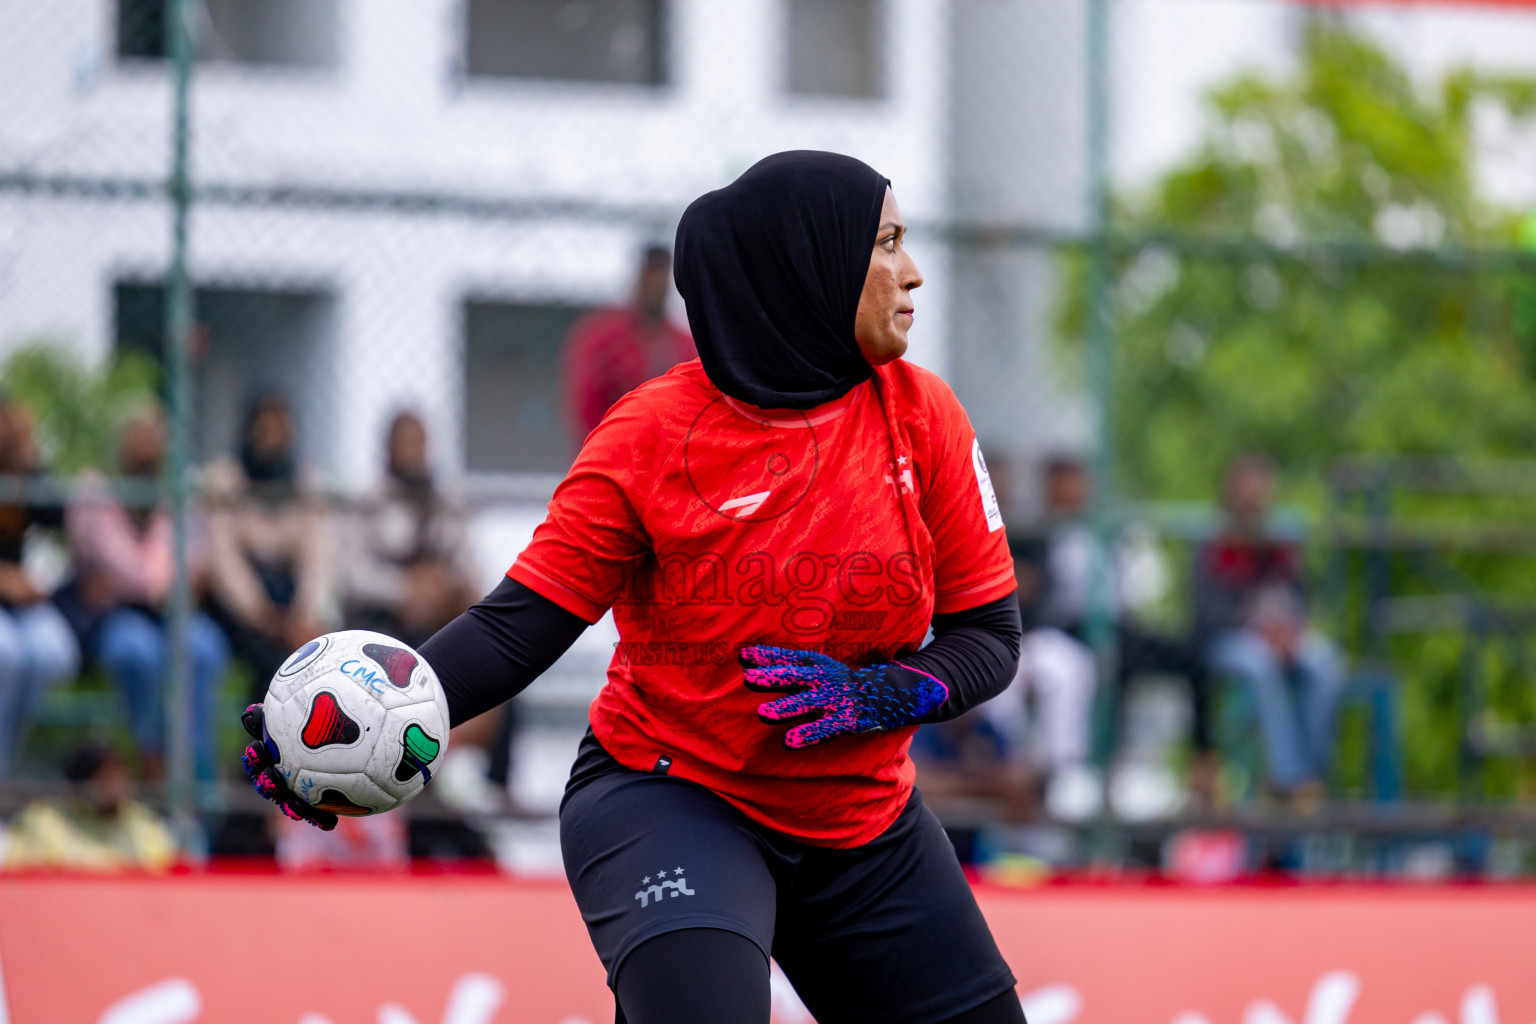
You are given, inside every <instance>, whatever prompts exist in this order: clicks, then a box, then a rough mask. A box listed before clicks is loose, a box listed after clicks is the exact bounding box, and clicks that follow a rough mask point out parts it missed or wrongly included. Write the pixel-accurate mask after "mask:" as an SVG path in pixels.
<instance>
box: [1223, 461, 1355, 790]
mask: <svg viewBox="0 0 1536 1024" xmlns="http://www.w3.org/2000/svg"><path fill="white" fill-rule="evenodd" d="M1274 492H1275V468H1274V464H1273V463H1272V462H1271V461H1270V460H1269V459H1268V458H1267V457H1265V456H1262V455H1245V456H1242V457H1241V458H1238V459H1237V460H1235V461H1234V462H1233V463H1232V465H1231V466H1230V467H1229V468H1228V470H1227V475H1226V480H1225V482H1224V483H1223V486H1222V495H1221V504H1222V510H1223V512H1224V514H1225V522H1224V524H1223V526H1222V529H1221V532H1220V533H1218V534H1217V535H1216V536H1215V537H1213V538H1212V539H1210V540H1209V541H1207V542H1206V543H1205V544H1204V545H1202V546H1201V547H1200V549H1199V551H1198V552H1197V553H1196V560H1195V571H1194V597H1195V628H1196V636H1197V638H1199V640H1200V642H1201V643H1202V645H1203V649H1204V650H1205V652H1206V654H1207V656H1208V658H1209V659H1210V664H1211V667H1212V669H1213V670H1214V671H1215V672H1218V673H1220V674H1222V675H1225V676H1228V677H1230V678H1232V679H1234V680H1236V681H1239V682H1240V683H1242V684H1243V685H1245V686H1247V687H1248V688H1249V689H1250V691H1251V692H1252V693H1253V697H1254V702H1255V704H1256V706H1257V708H1258V716H1259V725H1260V728H1261V730H1262V732H1263V736H1264V747H1265V752H1266V754H1267V755H1268V766H1269V775H1270V780H1271V782H1272V784H1273V785H1274V787H1275V788H1276V789H1277V790H1279V791H1280V792H1281V793H1283V794H1286V795H1289V796H1291V797H1292V798H1293V799H1295V800H1296V801H1297V803H1299V804H1301V805H1303V806H1309V805H1315V803H1316V801H1317V800H1318V799H1320V798H1321V797H1322V795H1323V794H1324V793H1325V792H1326V786H1325V779H1326V778H1327V775H1328V765H1329V762H1330V760H1331V757H1332V753H1333V742H1334V716H1335V711H1336V709H1337V707H1338V700H1339V695H1340V692H1341V691H1342V689H1343V686H1344V669H1343V665H1342V663H1341V661H1340V658H1339V655H1338V652H1337V651H1336V650H1335V649H1334V647H1333V645H1332V644H1331V643H1330V642H1329V641H1328V640H1327V639H1326V638H1325V637H1324V636H1323V635H1322V634H1321V633H1319V632H1318V631H1317V630H1316V629H1315V628H1313V626H1312V625H1311V622H1310V619H1309V615H1308V609H1307V599H1306V598H1307V595H1306V590H1305V587H1304V585H1303V565H1302V561H1303V559H1302V551H1301V548H1300V546H1299V545H1298V544H1296V543H1295V542H1294V541H1290V540H1287V539H1284V538H1282V537H1279V536H1276V535H1275V534H1274V532H1273V531H1272V529H1271V523H1270V511H1271V508H1272V505H1273V502H1274Z"/></svg>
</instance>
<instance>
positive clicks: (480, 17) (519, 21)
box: [465, 0, 667, 85]
mask: <svg viewBox="0 0 1536 1024" xmlns="http://www.w3.org/2000/svg"><path fill="white" fill-rule="evenodd" d="M466 2H467V4H468V18H467V26H466V28H467V31H466V46H467V53H466V61H465V63H466V67H467V68H468V71H469V74H470V76H471V77H487V78H552V79H563V80H569V81H584V82H627V83H632V84H635V85H663V84H665V83H666V80H667V69H666V61H665V58H664V54H663V51H664V48H665V47H664V39H665V32H664V28H665V24H664V22H665V13H666V11H665V6H666V4H665V0H466Z"/></svg>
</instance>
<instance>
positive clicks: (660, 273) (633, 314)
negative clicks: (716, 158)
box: [561, 245, 698, 447]
mask: <svg viewBox="0 0 1536 1024" xmlns="http://www.w3.org/2000/svg"><path fill="white" fill-rule="evenodd" d="M671 294H672V253H671V251H670V250H668V249H666V248H664V247H662V246H659V245H653V246H650V247H649V248H647V249H646V250H645V253H644V254H643V256H642V257H641V261H640V274H639V277H638V279H637V280H636V282H635V293H634V299H633V301H632V302H631V303H630V304H629V305H627V306H622V307H619V308H616V309H603V310H598V311H596V312H593V313H588V314H587V315H586V316H584V317H582V318H581V319H580V320H578V321H577V322H576V325H575V326H574V327H572V328H571V333H570V335H569V336H568V337H567V338H566V339H565V346H564V351H563V353H562V357H561V358H562V361H563V363H564V374H565V404H566V411H567V413H568V414H569V417H570V423H571V433H572V435H573V436H574V438H575V441H576V445H577V447H580V446H581V442H582V440H583V439H584V438H585V437H586V436H587V435H588V434H590V433H591V432H592V428H593V427H595V426H597V424H598V422H599V421H600V420H602V418H603V414H604V413H606V412H607V411H608V410H609V409H610V408H611V407H612V406H613V403H614V402H617V401H618V400H619V399H621V398H623V397H624V396H625V395H627V394H629V393H630V392H631V391H633V390H634V389H635V388H637V387H639V386H640V385H641V384H644V383H645V382H646V381H648V380H650V379H651V378H653V377H660V376H661V375H662V374H664V373H666V372H667V371H668V370H670V369H672V367H674V366H676V365H677V364H678V363H686V362H688V361H689V360H690V359H694V358H696V357H697V356H698V352H697V351H695V349H694V346H693V336H692V335H690V334H689V333H688V332H687V331H686V330H684V329H683V328H682V327H679V326H678V325H677V324H675V323H673V322H672V321H671V320H670V319H668V317H667V299H668V297H669V296H670V295H671Z"/></svg>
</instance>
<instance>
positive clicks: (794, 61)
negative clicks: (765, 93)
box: [788, 0, 885, 98]
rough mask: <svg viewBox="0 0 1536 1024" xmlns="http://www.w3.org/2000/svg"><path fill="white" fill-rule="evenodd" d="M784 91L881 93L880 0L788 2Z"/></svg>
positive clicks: (869, 95) (804, 93) (881, 9)
mask: <svg viewBox="0 0 1536 1024" xmlns="http://www.w3.org/2000/svg"><path fill="white" fill-rule="evenodd" d="M788 5H789V83H788V84H789V91H790V92H792V93H796V94H798V95H805V96H851V97H858V98H873V97H877V96H879V95H881V93H882V91H883V82H882V78H883V74H884V68H883V67H882V66H881V60H880V51H881V49H882V47H883V45H884V29H885V25H884V21H883V16H884V4H883V3H882V2H881V0H788Z"/></svg>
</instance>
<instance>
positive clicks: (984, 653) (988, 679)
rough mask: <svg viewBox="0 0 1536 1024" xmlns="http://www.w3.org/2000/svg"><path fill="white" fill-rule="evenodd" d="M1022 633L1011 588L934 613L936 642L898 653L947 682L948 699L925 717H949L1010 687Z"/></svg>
mask: <svg viewBox="0 0 1536 1024" xmlns="http://www.w3.org/2000/svg"><path fill="white" fill-rule="evenodd" d="M1023 635H1024V628H1023V624H1022V622H1021V621H1020V618H1019V602H1018V600H1017V598H1016V597H1015V595H1013V594H1009V595H1008V596H1006V597H1002V598H999V599H997V600H996V601H993V602H992V603H990V604H984V605H981V606H980V607H979V608H970V609H967V610H966V611H963V612H954V613H952V614H949V615H935V616H934V618H933V642H932V643H931V644H929V645H928V646H927V647H924V648H923V649H922V650H921V651H918V652H917V653H916V654H912V655H910V656H907V657H904V658H901V659H900V661H901V663H902V664H903V665H906V666H908V667H910V668H915V669H919V670H921V671H923V672H927V673H928V674H929V675H932V676H935V677H937V678H938V679H939V680H940V681H941V682H943V683H944V685H945V686H947V687H948V688H949V697H948V699H946V700H945V701H944V703H943V704H941V705H939V708H938V710H936V711H935V712H933V714H931V715H929V716H928V718H927V719H926V721H930V722H943V721H947V720H949V719H951V718H954V717H956V716H958V715H961V714H963V713H965V712H966V711H969V710H970V709H971V708H973V707H976V706H977V705H978V704H981V703H983V702H984V701H988V700H991V699H992V698H993V697H995V696H997V695H998V694H1000V693H1002V692H1003V691H1004V690H1005V689H1007V688H1008V684H1009V683H1010V682H1012V680H1013V674H1014V672H1015V671H1016V670H1017V669H1018V666H1019V642H1020V640H1021V639H1022V638H1023Z"/></svg>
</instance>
